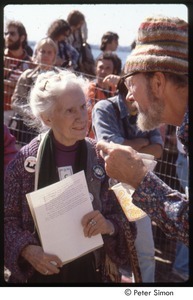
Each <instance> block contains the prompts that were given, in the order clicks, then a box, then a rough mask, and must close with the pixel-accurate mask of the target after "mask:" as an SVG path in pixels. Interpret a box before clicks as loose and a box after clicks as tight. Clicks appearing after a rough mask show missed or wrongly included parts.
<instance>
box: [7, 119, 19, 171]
mask: <svg viewBox="0 0 193 300" xmlns="http://www.w3.org/2000/svg"><path fill="white" fill-rule="evenodd" d="M17 151H18V150H17V148H16V144H15V137H14V136H13V135H12V134H11V133H10V131H9V128H8V127H7V126H6V125H5V124H4V174H5V172H6V169H7V166H8V164H9V162H10V161H12V159H14V157H15V155H16V153H17Z"/></svg>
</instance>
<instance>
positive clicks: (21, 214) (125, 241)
mask: <svg viewBox="0 0 193 300" xmlns="http://www.w3.org/2000/svg"><path fill="white" fill-rule="evenodd" d="M86 141H87V147H88V156H87V172H86V179H87V184H88V189H89V192H90V193H91V194H92V195H93V196H94V201H93V207H94V209H99V210H100V211H101V212H102V214H103V215H104V216H105V218H107V219H109V220H111V221H112V222H113V224H114V226H115V234H114V235H112V236H110V235H103V240H104V246H103V248H102V253H101V254H102V257H103V262H102V264H103V276H104V279H103V280H104V281H105V280H106V279H107V278H109V276H110V277H111V274H110V272H109V270H110V268H109V269H108V268H106V267H105V261H109V259H110V261H111V262H112V263H113V265H114V264H115V265H116V266H117V267H118V266H121V265H123V264H125V263H129V261H130V257H131V254H132V258H133V261H132V262H131V265H132V266H134V269H135V270H134V273H135V272H138V261H137V256H136V252H135V249H134V235H135V228H133V227H134V225H132V226H131V224H130V223H129V222H128V221H127V220H126V218H125V216H124V214H123V213H122V210H121V209H120V206H119V205H118V202H117V200H116V198H115V196H114V194H113V192H112V191H109V189H108V179H109V178H108V177H107V175H106V174H105V172H104V173H103V172H102V173H103V175H104V176H100V174H98V172H96V169H97V168H98V170H99V169H100V170H102V171H103V170H104V166H103V160H102V159H101V157H100V156H99V153H98V152H97V150H96V145H95V142H94V140H91V139H86ZM38 147H39V141H38V138H35V139H33V140H32V141H31V143H30V144H28V145H26V146H24V147H23V148H22V149H21V150H20V151H19V152H18V154H17V156H16V158H15V159H14V160H13V161H12V162H11V163H10V164H9V166H8V169H7V172H6V177H5V188H4V191H5V197H4V199H5V200H4V203H5V204H4V215H5V219H4V232H5V234H4V238H5V240H4V246H5V252H4V253H5V266H6V267H7V268H8V269H9V270H10V271H11V273H12V282H26V281H27V279H28V278H29V277H30V276H32V274H33V272H34V269H33V267H32V266H31V265H30V264H29V263H28V262H27V261H26V260H24V259H23V258H22V257H21V256H20V253H21V251H22V249H23V248H24V247H25V246H27V245H30V244H34V245H39V244H40V242H39V238H38V236H37V235H36V233H34V232H35V231H34V222H33V219H32V216H31V213H30V210H29V207H28V204H27V200H26V196H25V195H26V193H29V192H31V191H33V190H34V180H35V172H28V171H27V170H26V169H25V167H24V162H25V160H26V159H27V158H28V157H29V156H32V157H36V156H37V150H38ZM132 228H133V229H132ZM128 246H129V251H128ZM104 253H106V254H107V255H108V259H106V258H107V256H106V254H105V255H104ZM128 253H130V257H128V256H129V255H128ZM136 270H137V271H136ZM139 276H140V275H139ZM105 278H106V279H105ZM113 280H114V279H112V278H111V280H110V281H113Z"/></svg>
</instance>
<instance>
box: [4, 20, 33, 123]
mask: <svg viewBox="0 0 193 300" xmlns="http://www.w3.org/2000/svg"><path fill="white" fill-rule="evenodd" d="M4 41H5V49H4V122H5V123H7V124H8V122H9V118H10V115H11V105H10V104H11V96H12V94H13V91H14V88H15V85H16V82H17V79H18V78H19V76H20V75H21V73H22V72H23V71H24V70H26V69H28V68H30V65H31V63H30V62H31V57H30V56H29V54H28V53H27V51H26V49H29V46H28V44H27V33H26V29H25V27H24V25H23V24H22V23H21V22H19V21H12V20H11V21H8V22H7V24H6V26H5V32H4Z"/></svg>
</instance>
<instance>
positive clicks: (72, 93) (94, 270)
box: [4, 70, 140, 285]
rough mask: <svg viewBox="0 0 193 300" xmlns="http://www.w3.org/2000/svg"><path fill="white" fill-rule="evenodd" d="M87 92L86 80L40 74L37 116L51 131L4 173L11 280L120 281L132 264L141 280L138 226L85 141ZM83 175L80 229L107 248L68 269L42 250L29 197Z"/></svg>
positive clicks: (34, 95) (34, 97)
mask: <svg viewBox="0 0 193 300" xmlns="http://www.w3.org/2000/svg"><path fill="white" fill-rule="evenodd" d="M87 88H88V81H87V80H86V79H84V78H82V77H77V76H76V75H75V74H73V73H72V72H71V71H68V70H65V71H64V70H61V71H60V72H59V73H58V74H56V73H54V72H53V71H50V72H44V73H42V74H40V75H39V76H38V78H37V80H36V82H35V85H34V87H33V89H32V91H31V94H30V106H31V109H32V112H33V114H34V116H35V118H36V120H37V122H38V124H41V125H44V130H45V127H46V128H47V129H48V130H46V132H45V133H44V134H41V135H39V136H38V137H36V138H34V139H33V140H32V141H31V142H30V143H29V144H28V145H26V146H24V147H23V148H22V149H20V151H19V152H18V154H17V156H16V157H15V159H14V160H13V161H12V162H11V163H10V164H9V166H8V168H7V172H6V177H5V187H4V191H5V196H4V246H5V249H4V250H5V251H4V254H5V265H6V267H7V268H8V270H10V272H11V276H10V278H9V282H10V283H24V282H25V283H26V282H27V283H33V284H35V283H36V284H38V283H39V284H41V283H44V284H45V283H47V284H49V285H50V284H53V283H62V284H64V285H66V284H67V285H68V283H76V284H77V283H86V284H88V283H99V282H120V280H121V278H120V277H121V275H120V273H119V267H120V266H121V265H122V264H124V263H129V261H130V262H131V266H132V269H134V270H135V272H136V273H135V274H137V277H136V278H137V279H138V282H139V279H140V270H139V269H138V261H137V254H136V252H135V249H134V238H135V234H136V233H135V226H133V225H132V224H131V223H129V222H128V221H127V219H126V217H125V215H124V214H123V212H122V210H121V208H120V206H119V204H118V202H117V200H116V197H115V196H114V193H113V192H112V191H110V190H109V185H108V181H109V177H108V176H106V174H105V170H104V165H103V163H104V161H103V159H102V158H101V156H100V155H99V152H97V150H96V142H95V141H94V140H92V139H89V138H85V136H86V132H87V119H88V114H87V109H86V100H85V93H86V89H87ZM37 152H38V157H37ZM33 162H34V163H35V165H36V167H35V168H34V164H33ZM29 163H30V164H29ZM28 165H30V167H31V168H30V167H28ZM45 170H46V172H45ZM61 170H62V171H61ZM81 170H84V172H85V176H86V181H87V184H88V190H89V193H90V196H91V198H92V204H93V211H91V212H89V213H86V214H85V215H84V216H83V219H82V224H80V226H82V230H83V232H84V235H85V237H87V238H90V237H92V236H94V235H97V234H102V238H103V241H104V247H102V248H100V249H98V250H96V251H93V252H91V253H88V254H86V255H84V256H82V257H80V258H78V259H76V260H74V261H72V262H70V263H67V264H65V265H62V261H61V260H60V258H59V257H57V256H56V255H54V254H52V253H45V252H44V251H43V249H42V247H41V242H40V240H39V238H38V233H37V231H36V230H34V228H35V227H34V226H35V224H34V221H33V218H32V215H31V213H30V208H29V206H28V204H27V200H26V196H25V195H26V194H27V193H29V192H32V191H33V190H34V188H35V186H36V185H37V189H40V188H43V187H45V186H48V185H50V184H52V183H54V182H57V181H59V180H62V179H63V178H64V177H66V175H67V176H70V175H71V174H74V173H77V172H79V171H81ZM35 176H37V177H36V178H38V180H37V184H36V185H35ZM58 230H61V233H62V229H58ZM48 234H49V233H48ZM75 238H76V237H75ZM128 247H129V248H128ZM128 252H129V253H130V254H129V255H128Z"/></svg>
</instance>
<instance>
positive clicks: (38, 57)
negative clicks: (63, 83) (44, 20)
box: [9, 37, 59, 144]
mask: <svg viewBox="0 0 193 300" xmlns="http://www.w3.org/2000/svg"><path fill="white" fill-rule="evenodd" d="M57 52H58V49H57V45H56V43H55V42H54V41H53V40H52V39H51V38H49V37H46V38H43V39H41V40H40V41H39V42H38V43H37V44H36V46H35V48H34V55H33V58H32V60H33V68H32V69H27V70H25V71H24V72H23V73H22V74H21V76H20V77H19V79H18V81H17V84H16V87H15V90H14V93H13V96H12V99H11V103H12V109H13V110H14V112H15V114H14V116H13V117H12V119H11V122H10V125H9V127H10V130H11V132H12V134H14V136H15V137H16V140H17V142H19V143H20V144H26V143H28V142H29V141H30V140H31V139H32V138H33V137H34V136H36V135H37V132H36V130H34V129H33V128H31V126H30V124H31V110H30V108H29V103H28V96H29V92H30V90H31V87H32V86H33V85H34V83H35V81H36V79H37V76H38V75H39V74H40V73H42V72H47V71H50V70H53V71H54V72H56V73H57V72H59V69H58V68H57V67H55V66H54V64H55V62H56V57H57Z"/></svg>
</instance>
